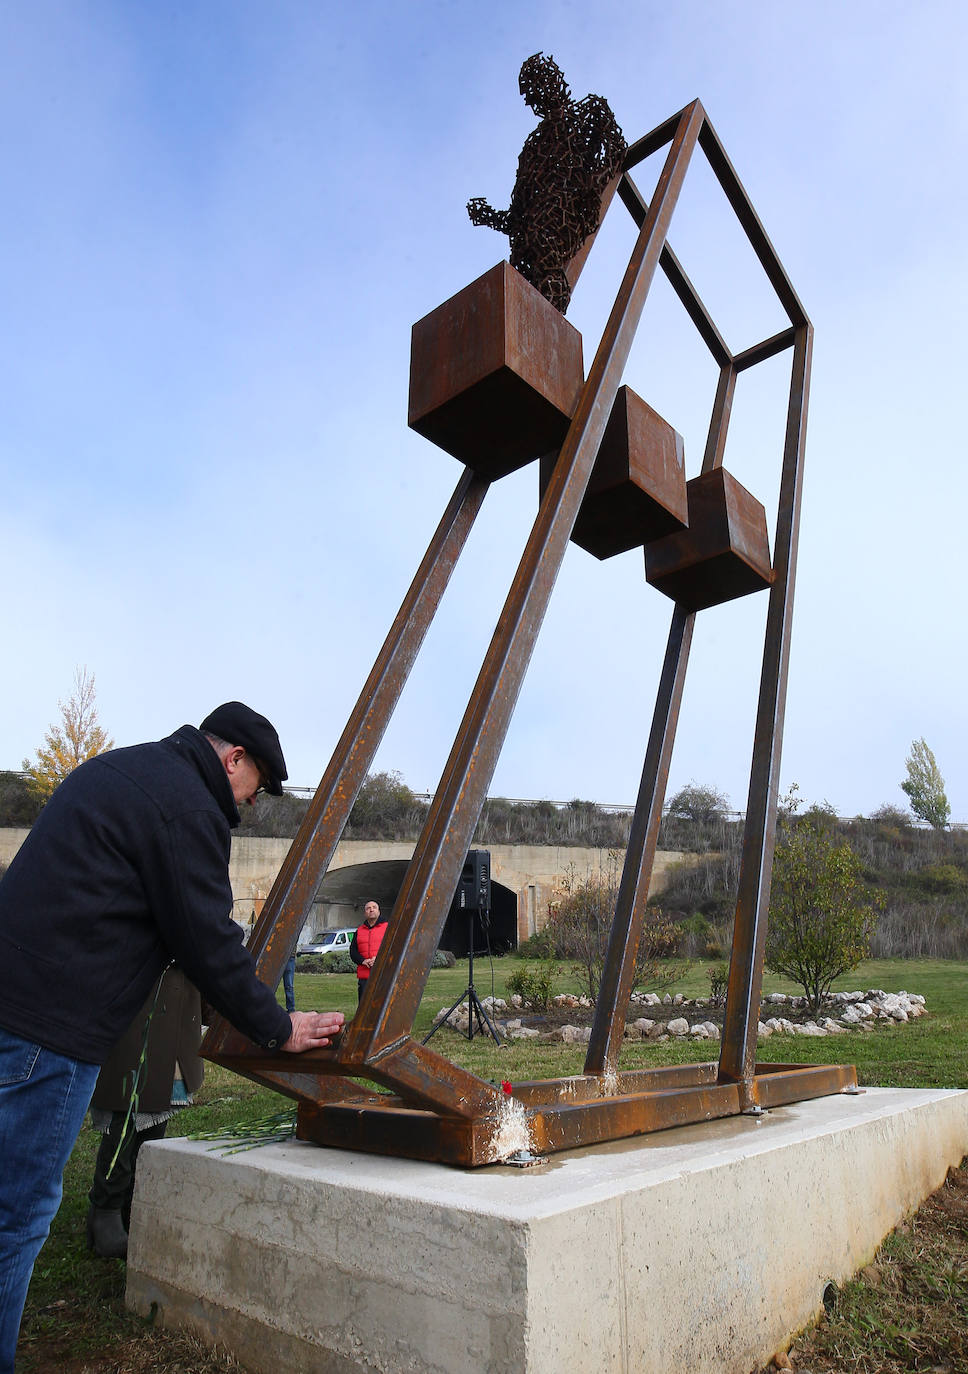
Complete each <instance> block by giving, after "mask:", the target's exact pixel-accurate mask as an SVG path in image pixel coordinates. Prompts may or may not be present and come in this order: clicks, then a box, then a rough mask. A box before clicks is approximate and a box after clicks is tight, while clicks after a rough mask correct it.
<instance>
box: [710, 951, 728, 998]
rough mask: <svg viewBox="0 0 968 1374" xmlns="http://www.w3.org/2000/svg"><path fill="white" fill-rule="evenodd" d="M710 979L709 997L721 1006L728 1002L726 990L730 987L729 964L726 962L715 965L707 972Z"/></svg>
mask: <svg viewBox="0 0 968 1374" xmlns="http://www.w3.org/2000/svg"><path fill="white" fill-rule="evenodd" d="M707 972H708V977H709V995H710V997H711V998H712V999H713V1001H714V1002H716V1003H717V1004H718V1005H719V1006H722V1004H723V1003H724V1002H725V1001H726V989H727V987H728V986H729V964H727V963H726V962H725V961H724V962H723V963H720V964H713V966H712V968H711V969H709V970H707Z"/></svg>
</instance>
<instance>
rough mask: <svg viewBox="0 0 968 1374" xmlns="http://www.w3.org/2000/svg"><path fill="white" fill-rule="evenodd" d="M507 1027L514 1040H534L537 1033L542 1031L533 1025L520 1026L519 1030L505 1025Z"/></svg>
mask: <svg viewBox="0 0 968 1374" xmlns="http://www.w3.org/2000/svg"><path fill="white" fill-rule="evenodd" d="M505 1029H506V1030H507V1034H508V1035H509V1036H510V1037H511V1039H512V1040H533V1039H534V1037H535V1036H536V1035H540V1034H541V1032H540V1031H536V1030H535V1029H534V1028H533V1027H532V1026H518V1028H517V1030H510V1029H509V1028H507V1027H505Z"/></svg>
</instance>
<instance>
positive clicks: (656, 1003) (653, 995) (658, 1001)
mask: <svg viewBox="0 0 968 1374" xmlns="http://www.w3.org/2000/svg"><path fill="white" fill-rule="evenodd" d="M642 1001H643V1002H644V1003H645V1005H646V1006H647V1007H661V1006H662V998H661V997H660V996H659V994H658V993H657V992H646V993H643V995H642Z"/></svg>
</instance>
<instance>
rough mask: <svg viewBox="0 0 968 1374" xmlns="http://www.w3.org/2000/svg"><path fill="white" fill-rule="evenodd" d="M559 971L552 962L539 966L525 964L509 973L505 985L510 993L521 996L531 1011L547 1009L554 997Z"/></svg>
mask: <svg viewBox="0 0 968 1374" xmlns="http://www.w3.org/2000/svg"><path fill="white" fill-rule="evenodd" d="M559 971H560V970H559V969H556V968H553V967H552V966H551V965H550V964H544V965H542V966H539V967H537V968H532V967H531V965H530V964H524V965H523V966H522V967H521V968H516V969H515V970H514V971H513V973H509V974H508V976H507V978H506V979H505V984H504V985H505V987H506V988H507V990H508V992H509V993H513V994H516V995H517V996H518V997H520V998H521V1002H522V1004H523V1005H524V1006H525V1007H527V1008H528V1009H529V1010H530V1011H547V1010H548V1008H549V1007H550V1006H551V999H552V998H553V997H554V983H555V979H556V978H557V976H558V973H559Z"/></svg>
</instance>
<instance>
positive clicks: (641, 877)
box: [585, 606, 695, 1073]
mask: <svg viewBox="0 0 968 1374" xmlns="http://www.w3.org/2000/svg"><path fill="white" fill-rule="evenodd" d="M694 623H695V616H694V615H691V614H690V613H689V612H687V611H684V610H683V609H682V608H681V607H679V606H677V607H676V609H675V611H674V612H673V615H672V625H671V627H670V629H669V640H668V643H667V645H666V655H665V661H664V663H663V665H662V676H661V678H660V679H659V691H658V694H657V696H656V703H655V712H654V715H653V717H652V731H651V733H650V735H649V744H648V748H647V750H646V754H645V763H644V765H643V768H642V780H641V782H640V784H639V795H638V798H637V800H636V804H635V814H634V816H633V817H632V825H631V828H630V831H629V843H628V849H627V850H626V854H625V865H624V867H623V869H622V878H621V882H620V883H619V891H618V900H617V902H616V907H615V916H614V918H613V920H612V928H611V931H610V932H609V938H608V950H607V953H606V958H605V967H604V969H603V970H602V979H601V986H600V988H599V993H598V1000H597V1002H596V1004H595V1020H594V1023H593V1025H592V1035H591V1040H590V1041H589V1042H588V1053H587V1055H586V1058H585V1072H586V1073H605V1072H606V1071H614V1069H615V1065H616V1063H617V1060H618V1052H619V1050H620V1048H621V1045H622V1035H623V1032H624V1030H625V1016H626V1011H627V1008H628V1004H629V997H630V996H631V994H632V987H633V982H634V978H635V956H636V951H637V950H638V945H639V939H640V937H641V934H642V924H643V921H644V919H645V904H646V902H647V901H648V897H649V883H650V881H651V878H652V866H653V864H654V862H655V850H656V844H657V843H658V838H659V824H660V822H661V820H662V802H663V799H664V797H665V789H666V783H667V781H668V777H669V764H670V762H671V760H672V746H673V743H674V742H675V737H676V725H677V724H678V720H679V707H680V704H681V702H682V692H683V688H684V686H685V680H686V667H687V665H688V663H689V649H690V646H691V644H692V632H693V626H694Z"/></svg>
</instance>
